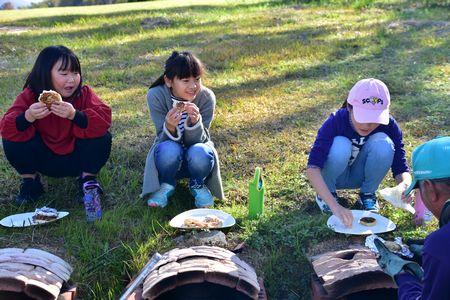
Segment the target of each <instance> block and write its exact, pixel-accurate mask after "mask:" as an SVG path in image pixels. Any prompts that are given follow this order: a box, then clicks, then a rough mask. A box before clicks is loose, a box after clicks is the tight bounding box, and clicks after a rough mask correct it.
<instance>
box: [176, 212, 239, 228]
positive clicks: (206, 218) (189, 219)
mask: <svg viewBox="0 0 450 300" xmlns="http://www.w3.org/2000/svg"><path fill="white" fill-rule="evenodd" d="M234 224H236V220H235V219H234V218H233V216H232V215H230V214H228V213H226V212H223V211H221V210H218V209H209V208H197V209H191V210H188V211H185V212H182V213H181V214H179V215H177V216H175V217H174V218H173V219H172V220H170V222H169V225H170V226H172V227H174V228H179V229H220V228H227V227H231V226H233V225H234Z"/></svg>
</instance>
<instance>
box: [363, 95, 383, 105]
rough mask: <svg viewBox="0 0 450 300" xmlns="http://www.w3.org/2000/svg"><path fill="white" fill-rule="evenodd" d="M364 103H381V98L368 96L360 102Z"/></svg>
mask: <svg viewBox="0 0 450 300" xmlns="http://www.w3.org/2000/svg"><path fill="white" fill-rule="evenodd" d="M366 103H371V104H372V105H375V104H377V103H379V104H381V105H383V100H381V99H380V98H377V97H370V98H365V99H362V104H366Z"/></svg>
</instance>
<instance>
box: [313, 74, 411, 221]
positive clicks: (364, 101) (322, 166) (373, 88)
mask: <svg viewBox="0 0 450 300" xmlns="http://www.w3.org/2000/svg"><path fill="white" fill-rule="evenodd" d="M389 105H390V95H389V90H388V88H387V87H386V85H385V84H384V83H383V82H381V81H380V80H378V79H373V78H369V79H363V80H360V81H358V82H357V83H356V84H355V85H354V86H353V88H352V89H351V90H350V93H349V95H348V98H347V101H346V102H344V105H343V106H342V108H341V109H339V110H338V111H336V112H334V113H333V114H331V115H330V117H329V118H328V119H327V120H326V121H325V123H323V125H322V127H321V128H320V129H319V131H318V133H317V137H316V140H315V142H314V145H313V147H312V149H311V153H310V154H309V160H308V168H307V175H308V178H309V180H310V182H311V184H312V186H313V187H314V189H315V190H316V192H317V196H316V202H317V204H318V205H319V207H320V209H321V210H322V212H326V213H330V212H332V213H333V214H334V215H336V216H337V217H338V218H339V219H340V220H341V221H342V223H343V224H344V225H346V226H351V224H352V221H353V215H352V213H351V211H350V210H349V209H346V208H344V207H343V206H341V205H340V204H339V203H338V202H337V199H338V197H337V194H336V189H356V188H359V189H360V194H359V195H360V199H359V201H358V203H359V204H360V206H362V207H363V208H364V209H365V210H370V211H373V212H378V209H379V207H378V202H377V200H376V196H375V192H376V190H377V189H378V186H379V185H380V183H381V181H382V180H383V178H384V176H386V173H387V172H388V170H389V168H391V169H392V173H393V175H394V177H395V180H396V181H397V184H398V185H399V186H401V188H402V189H403V191H405V190H406V188H407V187H408V186H409V185H410V184H411V175H410V174H409V172H408V171H409V170H408V166H407V164H406V158H405V150H404V149H403V135H402V131H401V130H400V128H399V126H398V125H397V122H396V121H395V119H394V118H393V117H392V116H390V115H389Z"/></svg>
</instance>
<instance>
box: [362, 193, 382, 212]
mask: <svg viewBox="0 0 450 300" xmlns="http://www.w3.org/2000/svg"><path fill="white" fill-rule="evenodd" d="M359 197H360V200H359V202H360V204H362V207H363V209H364V210H368V211H371V212H374V213H378V211H379V210H380V207H379V206H378V201H377V197H376V196H375V194H374V193H359Z"/></svg>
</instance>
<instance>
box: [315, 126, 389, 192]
mask: <svg viewBox="0 0 450 300" xmlns="http://www.w3.org/2000/svg"><path fill="white" fill-rule="evenodd" d="M351 153H352V142H351V141H350V140H349V139H348V138H346V137H343V136H337V137H335V138H334V140H333V145H332V146H331V149H330V152H329V154H328V157H327V161H326V162H325V165H324V167H323V168H322V171H321V174H322V177H323V179H324V181H325V183H326V185H327V187H328V189H329V190H330V192H335V191H336V189H356V188H359V189H360V192H361V193H375V191H376V190H377V189H378V186H379V185H380V183H381V181H382V180H383V178H384V176H386V173H387V172H388V171H389V168H390V167H391V165H392V161H393V159H394V143H393V142H392V140H391V139H390V138H389V137H388V136H387V135H386V134H385V133H383V132H378V133H375V134H373V135H372V136H370V137H369V139H368V140H367V141H366V143H365V144H364V145H363V146H362V148H361V150H360V151H359V154H358V156H357V157H356V159H355V160H354V162H353V164H351V165H349V160H350V157H351Z"/></svg>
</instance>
